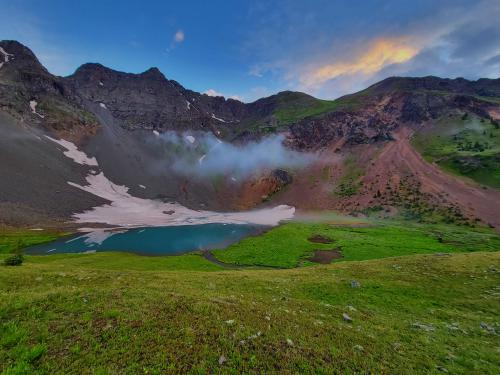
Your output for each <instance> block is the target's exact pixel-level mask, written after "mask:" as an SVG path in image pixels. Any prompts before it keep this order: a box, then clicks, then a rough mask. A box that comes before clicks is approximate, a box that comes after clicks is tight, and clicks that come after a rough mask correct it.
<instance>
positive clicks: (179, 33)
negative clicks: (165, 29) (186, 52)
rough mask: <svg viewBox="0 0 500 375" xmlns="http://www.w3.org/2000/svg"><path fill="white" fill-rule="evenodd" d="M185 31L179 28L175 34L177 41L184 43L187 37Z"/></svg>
mask: <svg viewBox="0 0 500 375" xmlns="http://www.w3.org/2000/svg"><path fill="white" fill-rule="evenodd" d="M185 37H186V36H185V35H184V31H182V30H177V31H176V33H175V34H174V41H175V42H176V43H182V42H183V41H184V39H185Z"/></svg>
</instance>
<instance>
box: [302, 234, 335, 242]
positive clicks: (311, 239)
mask: <svg viewBox="0 0 500 375" xmlns="http://www.w3.org/2000/svg"><path fill="white" fill-rule="evenodd" d="M308 241H309V242H314V243H332V242H333V241H332V239H331V238H328V237H326V236H323V235H321V234H315V235H313V236H311V237H309V238H308Z"/></svg>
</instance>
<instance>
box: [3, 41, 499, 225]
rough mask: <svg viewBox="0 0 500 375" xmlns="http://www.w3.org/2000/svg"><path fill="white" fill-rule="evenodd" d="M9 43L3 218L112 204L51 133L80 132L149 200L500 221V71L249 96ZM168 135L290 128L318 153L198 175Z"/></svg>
mask: <svg viewBox="0 0 500 375" xmlns="http://www.w3.org/2000/svg"><path fill="white" fill-rule="evenodd" d="M0 48H1V49H0V132H1V134H2V139H1V142H0V158H1V160H4V161H7V162H2V163H0V175H1V176H4V177H3V178H2V179H1V180H0V221H6V222H10V223H15V224H16V225H21V224H29V223H40V222H42V221H51V220H52V221H54V220H55V221H60V220H67V219H68V218H69V217H70V216H71V214H72V213H75V212H81V211H83V210H88V209H90V208H92V207H94V206H96V205H98V204H103V203H105V202H106V200H105V199H104V200H103V199H101V198H98V197H97V198H96V197H95V196H91V195H89V194H86V193H85V192H82V190H81V189H77V188H75V187H74V185H69V184H68V182H72V183H74V184H78V185H80V186H82V185H85V183H86V179H87V176H88V174H89V173H98V171H97V170H94V171H92V169H91V168H89V166H75V165H74V163H72V162H71V161H69V160H67V158H65V157H64V155H63V154H62V153H61V151H64V150H63V149H61V148H60V147H59V149H58V148H57V147H58V146H57V145H56V144H54V142H53V141H51V140H50V139H48V138H46V137H45V136H46V135H47V136H50V137H51V138H54V139H64V140H67V141H71V142H73V143H74V144H75V145H76V146H77V147H79V148H80V149H81V150H82V151H84V152H85V153H87V154H88V155H89V157H95V158H96V160H97V161H98V163H99V168H100V169H99V172H102V173H104V174H105V175H106V176H107V178H109V179H110V180H111V181H112V182H113V183H115V184H118V185H124V186H127V187H128V188H129V192H130V193H131V194H132V195H133V196H136V197H141V198H144V199H156V200H163V201H176V202H180V203H182V204H184V205H186V206H188V207H191V208H196V209H206V208H208V209H214V210H228V209H229V210H230V209H248V208H252V207H256V206H259V205H261V204H269V203H272V204H276V203H286V204H290V205H294V206H296V207H298V208H304V209H309V208H313V209H316V208H331V209H336V210H339V211H342V212H347V213H351V214H366V213H368V212H379V213H380V214H381V215H393V214H404V215H410V216H411V215H413V216H416V217H424V216H425V217H427V218H428V217H431V218H434V219H436V218H438V219H440V220H441V219H445V220H451V221H456V222H461V223H469V224H470V223H472V222H474V220H481V221H483V222H484V223H490V224H491V225H493V226H499V227H500V219H498V217H497V215H496V214H495V212H496V210H497V209H498V208H500V207H499V205H500V193H499V190H497V188H498V187H500V142H499V141H498V140H499V139H500V131H498V120H500V79H496V80H492V79H480V80H478V81H467V80H465V79H441V78H437V77H424V78H400V77H393V78H388V79H386V80H384V81H381V82H379V83H377V84H375V85H373V86H371V87H369V88H367V89H366V90H363V91H361V92H358V93H355V94H352V95H347V96H345V97H342V98H339V99H337V100H334V101H328V100H319V99H316V98H314V97H312V96H309V95H307V94H303V93H298V92H290V91H285V92H281V93H278V94H276V95H273V96H270V97H268V98H263V99H259V100H257V101H255V102H253V103H248V104H246V103H242V102H239V101H237V100H232V99H227V100H226V99H225V98H223V97H210V96H207V95H204V94H200V93H197V92H194V91H190V90H188V89H185V88H184V87H182V86H181V85H180V84H179V83H177V82H175V81H173V80H168V79H167V78H166V77H165V76H164V75H163V74H162V73H161V72H160V71H159V70H158V69H156V68H151V69H149V70H147V71H145V72H144V73H141V74H130V73H123V72H117V71H114V70H112V69H109V68H106V67H104V66H102V65H100V64H84V65H82V66H81V67H80V68H78V69H77V70H76V71H75V73H74V74H72V75H71V76H68V77H56V76H54V75H52V74H50V73H49V72H48V71H47V70H46V69H45V68H44V67H43V66H42V65H41V64H40V62H39V61H38V60H37V58H36V56H35V55H34V54H33V53H32V52H31V51H30V50H29V49H28V48H27V47H25V46H23V45H21V44H20V43H18V42H15V41H1V42H0ZM166 131H187V132H189V134H192V136H190V137H191V138H190V139H189V142H188V145H189V143H190V142H191V141H192V142H191V143H193V146H192V147H201V146H200V145H199V144H198V141H196V142H195V141H194V140H195V136H196V134H203V133H202V132H209V133H211V134H213V135H214V136H215V137H216V138H217V139H219V140H220V141H226V142H232V143H233V144H234V145H243V144H247V143H248V142H250V141H257V140H260V139H263V138H265V137H267V136H269V135H273V134H278V133H279V134H282V135H283V136H284V139H285V141H284V143H285V145H286V146H287V147H289V148H290V149H293V150H298V151H300V152H307V153H308V155H313V154H314V158H312V160H313V161H312V162H311V163H310V164H309V165H308V166H307V167H304V168H295V169H291V170H289V171H283V170H258V171H254V173H252V174H249V175H247V176H245V178H243V179H236V178H234V177H233V176H230V175H213V176H211V177H209V178H208V177H200V176H196V175H193V176H188V175H186V174H184V173H181V172H180V171H179V170H176V169H175V168H172V165H171V164H172V163H173V162H174V161H173V160H171V159H168V157H167V156H166V153H165V150H164V147H165V146H164V144H163V143H161V142H160V138H158V137H159V136H160V135H161V134H162V133H165V132H166ZM189 147H191V146H189ZM236 147H238V146H236ZM441 149H442V150H446V152H441V151H440V150H441ZM209 151H210V150H208V151H207V152H209ZM417 151H418V152H417ZM422 155H423V156H424V158H425V159H423V158H422ZM199 156H201V155H199ZM202 158H203V156H202V157H201V158H200V161H199V163H201V162H202V160H203V159H202ZM440 168H441V169H440ZM444 170H446V171H447V172H444ZM450 173H451V174H450ZM453 174H455V175H458V177H457V176H454V175H453ZM292 175H293V177H292ZM5 176H6V177H5ZM429 176H432V177H431V178H430V177H429ZM464 176H465V177H467V179H466V180H463V177H464ZM479 184H483V186H481V185H479ZM32 191H35V192H32Z"/></svg>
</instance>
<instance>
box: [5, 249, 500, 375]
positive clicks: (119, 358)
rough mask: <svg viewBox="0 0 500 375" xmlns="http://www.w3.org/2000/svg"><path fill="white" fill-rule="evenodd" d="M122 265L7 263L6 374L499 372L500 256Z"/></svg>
mask: <svg viewBox="0 0 500 375" xmlns="http://www.w3.org/2000/svg"><path fill="white" fill-rule="evenodd" d="M109 257H110V258H109V259H107V258H105V257H102V256H101V254H96V255H91V256H84V257H80V258H79V257H76V256H66V257H64V256H59V257H58V258H57V257H56V258H52V256H50V257H34V256H28V257H27V259H26V262H25V263H24V264H23V265H22V266H20V267H5V268H2V270H1V271H2V272H0V371H2V372H3V373H4V374H58V373H89V374H92V373H94V374H116V373H120V374H137V373H148V374H164V373H196V374H203V373H234V374H236V373H311V374H312V373H315V374H317V373H319V374H332V373H342V374H354V373H377V374H383V373H386V374H429V373H431V374H432V373H434V374H438V373H440V371H439V370H438V369H439V368H441V369H442V368H445V369H446V370H447V371H449V372H450V373H454V374H496V373H497V370H498V366H499V362H498V351H497V350H498V344H499V341H498V335H497V334H495V332H498V329H499V325H498V311H499V309H500V304H499V301H498V298H497V297H496V295H497V294H498V289H497V288H498V284H499V281H500V280H499V276H498V271H497V270H498V269H499V267H500V254H499V253H493V252H491V253H470V254H455V255H452V256H437V255H416V256H412V257H400V258H389V259H384V260H371V261H362V262H342V263H337V264H332V265H328V266H316V267H305V268H300V269H293V270H234V271H224V272H196V271H193V272H188V273H186V272H185V271H160V270H149V271H148V272H144V271H139V270H136V267H137V264H138V263H142V262H144V259H145V258H144V257H142V258H141V257H131V256H129V257H125V258H124V259H127V260H128V265H127V264H125V263H127V262H126V261H122V262H123V263H122V264H121V266H120V267H113V262H112V261H111V258H114V259H115V260H118V259H120V258H122V257H123V254H109ZM49 258H52V259H53V260H51V261H45V260H44V261H39V259H49ZM75 259H92V260H93V262H92V263H93V265H92V264H90V262H88V263H87V262H84V263H80V261H75ZM153 259H156V260H158V258H153ZM149 264H150V265H152V263H149ZM351 280H357V281H358V282H359V283H360V284H361V287H359V288H352V287H351V286H350V283H351ZM349 306H351V307H349ZM343 313H347V314H349V316H350V317H351V318H352V320H353V321H352V323H347V322H344V321H343V319H342V314H343ZM482 323H483V327H485V328H482V327H481V324H482ZM418 325H420V326H418ZM418 327H421V328H418ZM422 327H423V328H422ZM425 328H428V329H429V331H427V330H425ZM488 329H489V330H490V331H491V332H490V331H488ZM221 356H224V358H225V359H226V361H225V362H224V363H223V364H222V365H220V364H219V359H220V358H221Z"/></svg>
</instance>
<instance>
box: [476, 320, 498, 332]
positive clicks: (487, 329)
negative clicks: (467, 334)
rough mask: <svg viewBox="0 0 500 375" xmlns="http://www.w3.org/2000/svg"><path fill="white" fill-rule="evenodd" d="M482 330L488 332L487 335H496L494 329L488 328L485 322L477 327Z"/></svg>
mask: <svg viewBox="0 0 500 375" xmlns="http://www.w3.org/2000/svg"><path fill="white" fill-rule="evenodd" d="M479 326H480V327H481V328H482V329H484V330H486V331H488V332H489V333H492V334H496V329H495V327H493V326H490V325H489V324H486V323H485V322H481V324H480V325H479Z"/></svg>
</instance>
